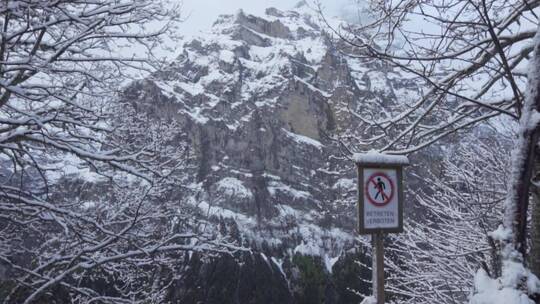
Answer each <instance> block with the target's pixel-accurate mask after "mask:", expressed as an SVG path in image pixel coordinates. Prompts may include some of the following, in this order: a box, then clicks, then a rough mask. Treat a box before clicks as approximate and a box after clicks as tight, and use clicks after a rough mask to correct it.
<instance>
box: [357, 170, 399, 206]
mask: <svg viewBox="0 0 540 304" xmlns="http://www.w3.org/2000/svg"><path fill="white" fill-rule="evenodd" d="M364 191H365V193H366V194H367V195H366V196H367V199H368V201H369V202H370V203H371V204H373V205H375V206H376V207H382V206H386V205H387V204H388V203H390V201H391V200H392V198H393V197H394V192H395V189H394V183H393V182H392V179H391V178H390V177H388V175H386V174H385V173H384V172H375V173H373V174H372V175H371V176H370V177H369V178H368V179H367V183H366V184H365V188H364Z"/></svg>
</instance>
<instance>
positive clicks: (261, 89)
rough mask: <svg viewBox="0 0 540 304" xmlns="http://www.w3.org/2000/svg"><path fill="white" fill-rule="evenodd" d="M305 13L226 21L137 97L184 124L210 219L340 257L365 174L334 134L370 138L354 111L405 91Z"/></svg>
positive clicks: (254, 236) (195, 196)
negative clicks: (339, 46) (357, 185)
mask: <svg viewBox="0 0 540 304" xmlns="http://www.w3.org/2000/svg"><path fill="white" fill-rule="evenodd" d="M305 11H306V8H305V7H304V6H301V7H300V8H299V11H295V10H293V11H280V10H277V9H275V8H269V9H267V10H266V14H264V15H263V16H254V15H249V14H246V13H245V12H243V11H240V12H238V13H237V14H235V15H222V16H220V17H219V19H218V20H217V21H216V22H215V24H214V26H213V27H212V29H211V30H210V32H209V33H206V34H205V35H204V36H201V37H196V38H194V39H191V40H186V41H184V44H183V47H182V54H181V55H180V56H179V57H178V58H177V60H176V61H174V62H171V65H170V67H169V68H167V69H166V70H163V71H160V72H159V73H155V74H154V75H153V76H152V77H151V78H149V79H148V80H147V81H146V82H144V83H139V84H137V85H135V86H133V88H132V89H131V91H130V93H131V96H133V97H132V98H130V99H132V100H134V101H136V100H137V102H139V103H141V102H144V103H146V104H148V107H149V108H152V111H155V112H156V113H158V115H163V116H166V117H170V118H171V119H174V120H175V121H176V122H177V123H178V124H179V125H181V126H182V127H181V128H180V129H179V130H178V132H179V138H183V139H182V140H184V141H186V143H187V145H189V146H191V147H192V150H193V151H192V154H193V155H194V162H193V164H192V165H193V168H194V169H193V171H192V173H190V174H191V179H192V184H191V185H190V187H189V188H190V189H192V192H193V193H191V194H190V195H186V197H185V198H184V200H185V202H186V203H187V204H190V205H192V206H194V207H195V208H199V209H200V211H201V216H203V215H204V216H210V217H212V218H213V219H214V220H216V221H220V219H223V218H225V219H228V220H232V221H234V222H235V223H236V224H237V225H238V226H239V229H240V231H241V232H242V233H243V234H244V236H245V237H246V238H247V239H249V240H252V241H255V242H256V243H261V242H263V241H264V242H265V243H268V244H271V246H272V247H276V248H289V249H291V248H295V246H299V245H301V244H302V243H307V242H308V241H307V240H309V243H311V244H317V246H316V247H318V248H325V250H327V252H331V253H332V254H338V253H339V252H340V251H341V250H343V249H344V248H347V247H348V246H350V245H351V244H352V242H353V240H354V238H355V236H354V233H353V231H354V221H355V209H354V202H355V198H354V195H353V194H354V192H351V190H352V188H354V171H353V170H351V168H352V167H351V164H350V163H349V162H348V161H346V160H343V159H342V158H341V157H335V156H339V155H340V150H339V146H338V145H337V144H336V142H334V141H332V140H330V138H331V137H332V136H335V135H338V134H339V135H343V134H345V135H346V134H347V133H355V132H356V133H358V132H363V130H362V128H359V127H358V124H359V122H360V120H358V119H354V117H353V116H351V115H350V112H349V110H348V109H350V108H353V109H355V108H358V107H365V108H369V107H372V106H375V107H379V106H380V104H381V103H389V102H393V101H392V100H394V99H395V98H396V92H398V90H399V87H400V86H401V87H402V86H403V84H402V83H400V80H399V77H397V76H396V75H395V74H394V75H393V74H391V73H390V72H388V71H386V70H385V69H384V67H381V66H377V65H375V64H374V63H372V62H371V63H370V62H365V61H362V60H361V59H354V58H349V57H345V56H343V54H342V53H340V52H339V51H337V50H336V49H335V47H333V46H332V45H333V43H336V41H331V39H330V38H329V37H327V36H325V34H324V31H323V30H322V27H321V26H319V25H318V24H317V22H316V21H315V20H317V19H316V16H315V15H313V14H309V13H306V12H305ZM149 92H150V93H149ZM156 101H161V102H160V103H157V102H156ZM328 231H331V233H328ZM287 250H288V249H287ZM313 254H323V252H319V253H317V252H313Z"/></svg>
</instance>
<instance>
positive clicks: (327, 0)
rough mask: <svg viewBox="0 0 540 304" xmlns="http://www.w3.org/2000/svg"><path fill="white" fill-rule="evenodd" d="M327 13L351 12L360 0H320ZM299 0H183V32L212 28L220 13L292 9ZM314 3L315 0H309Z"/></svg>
mask: <svg viewBox="0 0 540 304" xmlns="http://www.w3.org/2000/svg"><path fill="white" fill-rule="evenodd" d="M320 1H321V3H322V4H323V6H324V8H325V13H327V14H329V15H331V16H337V15H344V14H351V12H352V11H355V8H356V5H355V3H356V2H358V0H320ZM298 2H299V0H183V6H182V12H183V15H184V16H185V17H186V18H187V20H186V21H185V22H184V23H183V24H182V26H181V28H182V29H181V31H182V34H187V35H190V34H196V33H199V32H200V31H201V30H206V29H208V28H210V26H211V25H212V23H214V21H215V20H216V18H217V16H218V15H221V14H233V13H235V12H237V11H238V10H239V9H242V10H244V11H245V12H246V13H248V14H259V15H260V14H262V13H264V10H265V9H266V8H268V7H275V8H278V9H281V10H288V9H292V8H293V7H294V6H295V5H296V4H297V3H298ZM308 3H314V0H308Z"/></svg>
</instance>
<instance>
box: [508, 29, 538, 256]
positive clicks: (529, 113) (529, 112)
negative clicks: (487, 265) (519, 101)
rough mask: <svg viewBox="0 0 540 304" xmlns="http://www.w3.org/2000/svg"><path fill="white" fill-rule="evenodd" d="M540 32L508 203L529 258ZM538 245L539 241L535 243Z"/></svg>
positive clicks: (518, 244) (511, 223)
mask: <svg viewBox="0 0 540 304" xmlns="http://www.w3.org/2000/svg"><path fill="white" fill-rule="evenodd" d="M539 33H540V31H537V34H536V36H535V38H534V55H533V57H532V58H531V60H530V61H529V75H528V84H527V91H526V93H525V100H524V102H523V108H522V109H521V113H522V116H521V118H520V129H519V133H518V140H517V142H516V146H515V150H514V153H513V160H512V172H511V176H510V183H511V184H510V188H509V193H508V200H507V202H506V205H505V219H504V225H505V227H506V228H510V229H511V230H512V231H513V236H514V239H513V245H514V247H515V249H516V250H517V251H519V252H520V253H521V255H522V257H523V258H524V259H525V258H526V256H527V212H528V209H529V198H530V193H531V190H533V189H531V184H532V183H531V179H532V177H533V171H534V167H535V164H536V159H537V155H536V154H537V153H536V152H537V149H536V146H537V143H538V138H539V137H540V127H539V124H538V119H537V117H538V115H537V114H538V112H540V73H539V72H540V71H539V70H540V34H539ZM534 246H537V244H534Z"/></svg>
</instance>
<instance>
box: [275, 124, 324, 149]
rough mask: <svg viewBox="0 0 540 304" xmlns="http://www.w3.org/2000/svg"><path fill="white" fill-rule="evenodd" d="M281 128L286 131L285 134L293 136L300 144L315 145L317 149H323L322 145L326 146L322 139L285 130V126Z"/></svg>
mask: <svg viewBox="0 0 540 304" xmlns="http://www.w3.org/2000/svg"><path fill="white" fill-rule="evenodd" d="M281 129H282V130H283V132H285V135H287V137H289V138H291V139H292V140H294V141H295V142H297V143H299V144H306V145H311V146H315V147H316V148H317V149H321V148H322V147H324V145H323V144H321V142H320V141H318V140H315V139H313V138H311V137H307V136H304V135H300V134H296V133H293V132H290V131H287V130H285V129H283V128H281Z"/></svg>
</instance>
